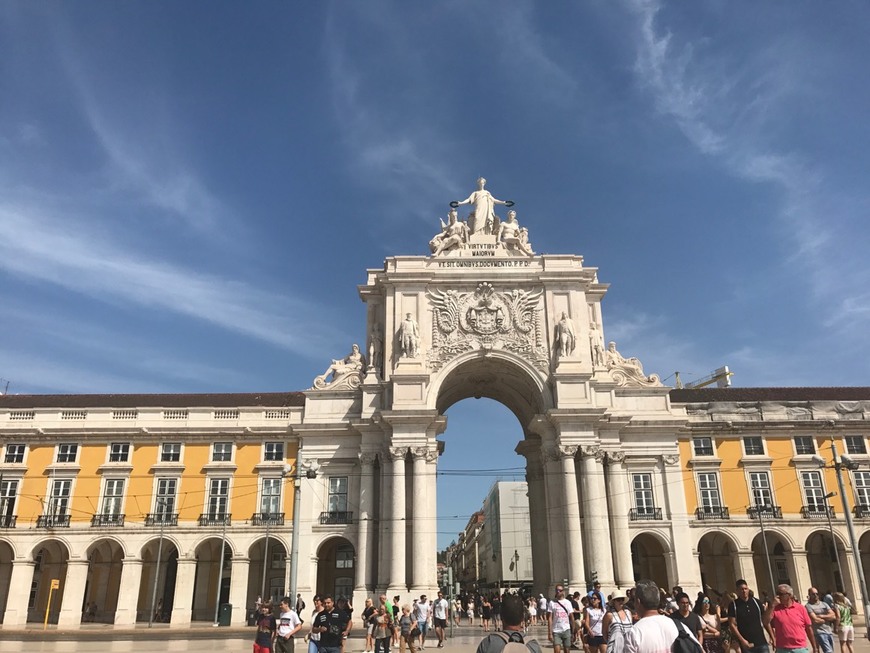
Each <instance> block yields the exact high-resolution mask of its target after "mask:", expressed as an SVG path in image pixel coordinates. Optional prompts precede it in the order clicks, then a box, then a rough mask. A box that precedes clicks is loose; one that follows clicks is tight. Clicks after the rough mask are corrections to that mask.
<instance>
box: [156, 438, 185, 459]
mask: <svg viewBox="0 0 870 653" xmlns="http://www.w3.org/2000/svg"><path fill="white" fill-rule="evenodd" d="M180 461H181V443H180V442H164V443H163V444H162V445H161V446H160V462H162V463H177V462H180Z"/></svg>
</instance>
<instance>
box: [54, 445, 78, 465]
mask: <svg viewBox="0 0 870 653" xmlns="http://www.w3.org/2000/svg"><path fill="white" fill-rule="evenodd" d="M78 452H79V445H77V444H59V445H57V462H59V463H74V462H75V461H76V456H77V455H78Z"/></svg>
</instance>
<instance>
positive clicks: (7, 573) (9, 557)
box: [0, 542, 15, 624]
mask: <svg viewBox="0 0 870 653" xmlns="http://www.w3.org/2000/svg"><path fill="white" fill-rule="evenodd" d="M14 559H15V552H14V551H13V550H12V547H11V546H10V545H9V543H8V542H0V624H2V623H3V616H4V615H5V614H6V604H7V603H8V602H9V581H10V580H11V579H12V561H13V560H14Z"/></svg>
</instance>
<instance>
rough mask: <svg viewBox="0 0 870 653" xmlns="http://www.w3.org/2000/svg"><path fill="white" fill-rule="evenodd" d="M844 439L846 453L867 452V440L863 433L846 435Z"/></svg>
mask: <svg viewBox="0 0 870 653" xmlns="http://www.w3.org/2000/svg"><path fill="white" fill-rule="evenodd" d="M844 439H845V440H846V453H851V454H862V453H867V442H866V440H864V436H863V435H847V436H846V437H845V438H844Z"/></svg>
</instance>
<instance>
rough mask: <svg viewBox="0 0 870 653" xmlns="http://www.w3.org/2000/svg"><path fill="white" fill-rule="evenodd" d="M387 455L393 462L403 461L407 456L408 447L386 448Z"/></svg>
mask: <svg viewBox="0 0 870 653" xmlns="http://www.w3.org/2000/svg"><path fill="white" fill-rule="evenodd" d="M387 455H388V456H389V457H390V460H392V461H394V462H395V461H397V460H405V456H407V455H408V447H387Z"/></svg>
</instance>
